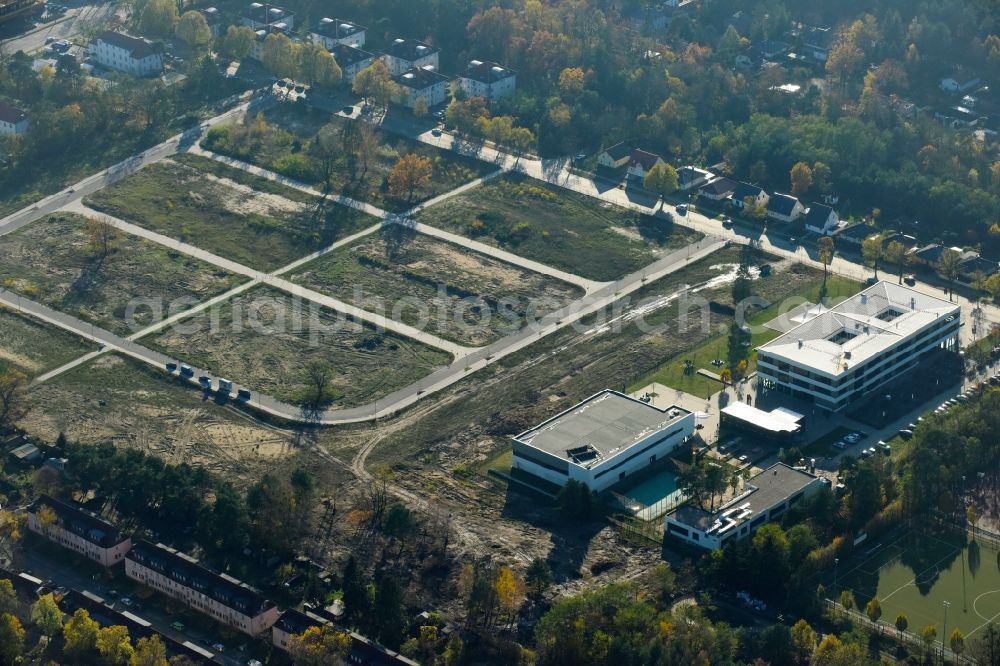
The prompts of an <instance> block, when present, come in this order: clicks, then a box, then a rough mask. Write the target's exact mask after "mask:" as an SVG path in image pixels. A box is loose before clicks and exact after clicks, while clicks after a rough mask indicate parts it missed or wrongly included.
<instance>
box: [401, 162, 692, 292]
mask: <svg viewBox="0 0 1000 666" xmlns="http://www.w3.org/2000/svg"><path fill="white" fill-rule="evenodd" d="M418 220H419V221H420V222H423V223H425V224H430V225H432V226H436V227H441V228H442V229H447V230H448V231H453V232H456V233H461V234H464V235H466V236H469V237H470V238H475V239H476V240H479V241H482V242H485V243H490V244H493V245H497V246H499V247H502V248H504V249H506V250H508V251H510V252H513V253H514V254H518V255H520V256H523V257H527V258H529V259H534V260H535V261H540V262H542V263H543V264H548V265H549V266H553V267H555V268H559V269H562V270H565V271H568V272H570V273H574V274H576V275H580V276H582V277H585V278H589V279H591V280H600V281H608V280H614V279H615V278H618V277H621V276H622V275H626V274H628V273H631V272H634V271H637V270H639V269H640V268H642V267H643V266H646V265H647V264H649V263H651V262H652V261H654V260H655V259H656V258H657V257H658V256H659V255H661V254H663V253H665V252H668V251H671V250H676V249H678V248H681V247H684V246H685V245H688V244H690V243H692V242H694V241H696V240H698V239H700V238H701V237H702V236H701V234H699V233H698V232H695V231H691V230H688V229H686V228H684V227H680V226H677V225H675V224H673V222H672V221H670V220H667V219H663V218H654V217H651V216H648V215H640V214H638V213H636V212H633V211H629V210H626V209H624V208H620V207H618V206H614V205H612V204H607V203H604V202H601V201H598V200H596V199H592V198H590V197H587V196H584V195H582V194H577V193H575V192H570V191H568V190H563V189H561V188H558V187H555V186H552V185H548V184H546V183H543V182H541V181H537V180H534V179H531V178H527V177H525V176H522V175H519V174H510V175H507V176H504V177H502V178H497V179H495V180H492V181H489V182H487V183H484V184H482V185H480V186H479V187H475V188H472V189H470V190H467V191H466V192H463V193H462V194H460V195H458V196H455V197H452V198H450V199H448V200H446V201H443V202H441V203H439V204H437V205H435V206H431V207H430V208H427V209H426V210H424V211H423V212H421V213H420V215H419V216H418Z"/></svg>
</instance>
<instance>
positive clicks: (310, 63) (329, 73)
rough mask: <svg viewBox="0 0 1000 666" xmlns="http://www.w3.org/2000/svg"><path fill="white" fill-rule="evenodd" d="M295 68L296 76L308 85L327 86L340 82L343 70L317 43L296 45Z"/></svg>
mask: <svg viewBox="0 0 1000 666" xmlns="http://www.w3.org/2000/svg"><path fill="white" fill-rule="evenodd" d="M296 56H297V59H298V62H297V67H296V70H297V72H298V78H299V79H301V80H303V81H305V82H306V83H308V84H309V85H316V86H320V87H324V88H329V87H331V86H335V85H337V84H338V83H340V79H341V78H342V77H343V75H344V74H343V72H342V71H341V69H340V65H338V64H337V61H336V60H335V59H334V57H333V55H331V54H330V52H329V51H327V50H326V49H325V48H323V47H322V46H320V45H319V44H312V43H308V44H302V45H301V46H298V47H297V50H296Z"/></svg>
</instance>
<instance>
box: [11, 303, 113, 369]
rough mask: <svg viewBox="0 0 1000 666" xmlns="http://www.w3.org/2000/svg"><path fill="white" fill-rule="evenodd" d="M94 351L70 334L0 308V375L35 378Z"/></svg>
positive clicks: (91, 347)
mask: <svg viewBox="0 0 1000 666" xmlns="http://www.w3.org/2000/svg"><path fill="white" fill-rule="evenodd" d="M94 349H95V347H94V346H93V345H90V344H88V343H87V342H85V341H84V340H81V339H80V338H78V337H76V336H74V335H71V334H70V333H66V332H65V331H62V330H60V329H58V328H54V327H50V326H47V325H45V324H43V323H41V322H39V321H36V320H34V319H31V318H29V317H25V316H23V315H21V314H18V313H16V312H11V311H10V310H6V309H4V308H0V372H3V371H4V370H6V369H7V368H14V369H15V370H20V371H21V372H23V373H24V374H26V375H27V376H28V377H29V378H31V377H37V376H38V375H41V374H45V373H46V372H48V371H49V370H53V369H55V368H58V367H59V366H61V365H65V364H66V363H69V362H70V361H72V360H73V359H75V358H79V357H80V356H83V355H84V354H86V353H88V352H91V351H94Z"/></svg>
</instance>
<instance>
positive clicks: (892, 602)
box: [826, 527, 1000, 644]
mask: <svg viewBox="0 0 1000 666" xmlns="http://www.w3.org/2000/svg"><path fill="white" fill-rule="evenodd" d="M998 555H1000V553H998V551H997V548H996V546H995V545H990V544H989V543H987V542H985V541H979V540H970V538H969V537H967V536H965V535H963V534H962V533H960V532H959V531H958V530H945V531H942V530H939V529H934V528H930V527H927V528H922V529H920V530H912V531H907V532H905V533H903V534H902V535H900V536H897V537H895V538H894V539H892V540H890V541H889V542H888V543H884V544H880V545H878V546H876V547H875V548H874V549H870V550H868V551H866V553H865V554H864V555H863V556H862V557H861V558H859V559H858V560H857V561H854V562H851V563H850V565H849V566H847V567H845V566H844V565H843V564H841V565H840V566H841V568H840V572H839V577H838V580H837V581H836V584H834V581H833V580H830V581H828V582H829V586H827V588H826V589H827V590H828V591H829V594H830V595H831V597H833V598H839V596H840V594H841V592H843V591H844V590H849V591H850V592H851V593H852V594H853V596H854V603H855V607H856V608H859V609H864V607H865V605H866V604H867V603H868V601H869V600H871V599H872V597H874V596H878V598H879V602H880V603H881V606H882V620H883V621H884V622H886V623H887V624H889V625H890V626H891V623H892V622H893V621H894V620H895V618H896V616H897V614H899V613H900V612H902V613H905V614H906V617H907V619H908V621H909V630H910V631H912V632H914V633H919V632H920V630H921V629H923V628H924V627H926V626H934V627H936V629H937V635H938V640H940V639H941V635H942V628H943V627H942V623H943V622H944V606H943V602H945V601H947V602H949V603H950V604H951V606H950V608H949V609H948V629H947V631H948V633H949V634H950V633H951V632H952V631H953V630H954V629H955V628H956V627H957V628H959V629H961V630H962V633H964V634H965V639H966V644H968V641H969V640H970V639H973V640H974V639H975V638H977V637H978V636H977V632H979V630H980V629H982V628H983V627H984V626H985V625H987V624H988V623H989V622H991V621H994V620H996V619H997V618H998V617H1000V560H998ZM963 581H964V582H963ZM963 590H964V591H963Z"/></svg>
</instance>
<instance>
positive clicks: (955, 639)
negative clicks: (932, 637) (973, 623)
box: [948, 627, 965, 656]
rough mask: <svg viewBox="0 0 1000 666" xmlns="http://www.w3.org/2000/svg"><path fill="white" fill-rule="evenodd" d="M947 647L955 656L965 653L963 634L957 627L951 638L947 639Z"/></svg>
mask: <svg viewBox="0 0 1000 666" xmlns="http://www.w3.org/2000/svg"><path fill="white" fill-rule="evenodd" d="M948 645H949V646H950V647H951V651H952V652H954V653H955V654H957V655H959V656H961V655H962V653H963V652H965V634H963V633H962V630H961V629H959V628H958V627H955V631H953V632H951V636H949V637H948Z"/></svg>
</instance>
